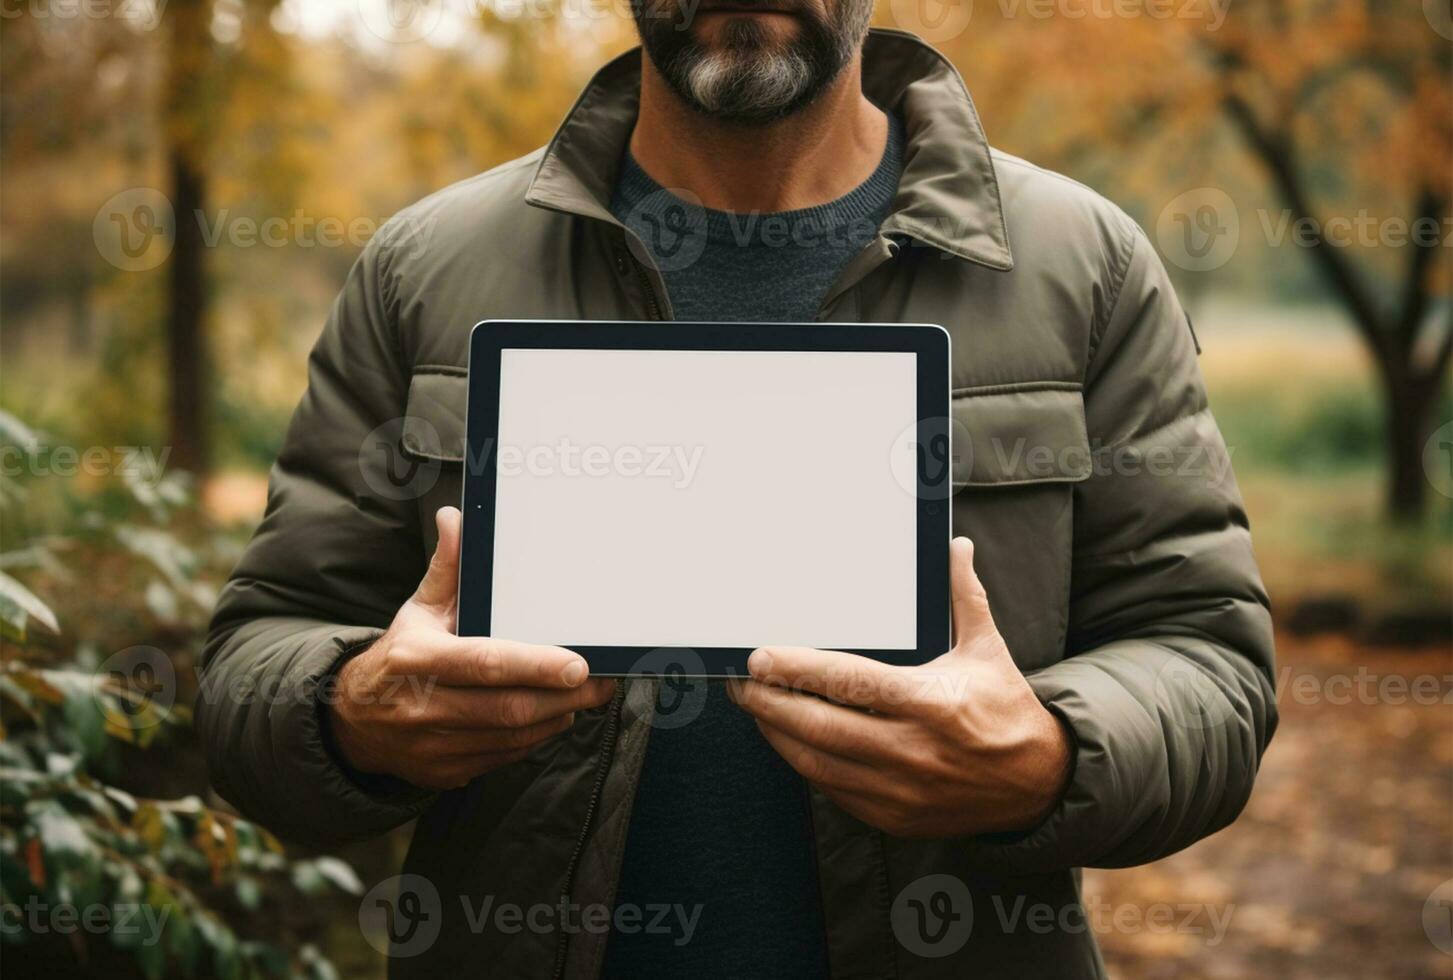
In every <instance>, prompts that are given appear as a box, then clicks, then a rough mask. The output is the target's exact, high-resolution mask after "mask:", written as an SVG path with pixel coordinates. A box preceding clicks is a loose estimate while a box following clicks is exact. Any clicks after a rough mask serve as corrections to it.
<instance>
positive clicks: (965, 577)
mask: <svg viewBox="0 0 1453 980" xmlns="http://www.w3.org/2000/svg"><path fill="white" fill-rule="evenodd" d="M949 578H950V582H951V587H952V590H953V616H954V649H956V650H961V649H967V647H968V646H969V644H970V642H971V641H972V640H973V639H974V638H976V637H978V636H980V635H981V634H983V633H984V632H985V631H993V630H994V629H995V626H994V617H993V615H992V614H991V613H990V612H989V596H988V593H987V592H985V591H984V583H983V582H982V581H980V579H979V574H978V572H976V571H974V543H973V542H972V541H970V540H969V539H968V538H954V539H953V540H952V541H950V542H949Z"/></svg>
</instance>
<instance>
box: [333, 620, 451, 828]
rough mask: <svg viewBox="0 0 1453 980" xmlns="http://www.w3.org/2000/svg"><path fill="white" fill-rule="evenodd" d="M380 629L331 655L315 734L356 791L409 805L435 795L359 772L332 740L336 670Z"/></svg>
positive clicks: (390, 778)
mask: <svg viewBox="0 0 1453 980" xmlns="http://www.w3.org/2000/svg"><path fill="white" fill-rule="evenodd" d="M383 632H384V631H383V630H380V629H368V630H366V633H367V634H368V635H366V636H364V637H363V638H361V639H358V640H355V641H351V642H348V643H346V645H345V646H344V647H343V649H342V651H341V652H339V654H338V655H337V656H336V657H335V658H334V660H333V664H332V666H330V667H329V668H328V671H327V673H326V674H324V675H323V677H322V679H321V680H320V681H319V683H318V687H317V691H318V696H317V702H316V704H315V706H314V708H315V710H316V711H317V720H318V736H319V739H320V740H321V741H322V743H323V750H324V751H325V752H326V753H327V754H328V758H329V759H330V760H331V762H332V764H333V766H334V767H335V768H336V769H337V770H338V771H339V772H340V773H342V774H343V777H344V778H345V779H347V780H348V781H349V782H350V783H352V784H353V787H354V788H355V789H357V790H358V792H360V793H362V794H363V795H364V796H367V797H368V798H369V799H370V800H372V801H373V802H374V803H375V804H377V805H379V806H401V807H410V806H412V805H414V804H418V803H420V802H427V801H428V800H429V799H431V798H432V797H433V796H434V793H433V792H432V791H431V790H427V789H423V788H421V787H418V786H415V785H414V784H413V783H410V782H408V781H406V780H403V779H398V778H396V777H394V776H389V775H385V774H383V773H372V772H360V771H359V770H357V769H355V768H353V766H351V765H349V763H348V760H347V759H345V758H344V757H343V753H342V751H341V750H340V749H339V748H338V743H337V742H335V741H334V740H333V729H332V726H331V725H330V724H329V712H328V706H329V704H330V703H331V701H330V699H331V698H335V697H337V695H338V672H339V671H340V670H342V669H343V665H344V664H346V663H348V661H350V660H352V659H353V658H354V657H356V656H358V655H359V654H360V653H363V652H364V651H365V650H367V649H368V648H369V647H371V646H373V644H374V643H375V642H377V641H378V638H379V637H380V636H382V635H383Z"/></svg>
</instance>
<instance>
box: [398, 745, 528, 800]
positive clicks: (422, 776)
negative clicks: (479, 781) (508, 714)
mask: <svg viewBox="0 0 1453 980" xmlns="http://www.w3.org/2000/svg"><path fill="white" fill-rule="evenodd" d="M529 754H530V750H529V749H515V750H513V751H510V752H498V753H494V754H490V755H478V756H469V757H464V758H458V759H430V760H428V761H427V762H426V763H421V764H420V766H419V774H418V775H416V776H413V777H411V778H410V780H409V781H410V782H412V783H414V785H416V786H421V787H423V788H424V789H430V790H451V789H458V788H460V787H461V786H467V785H468V784H469V783H470V782H471V781H472V780H474V779H476V778H478V777H479V776H483V775H484V774H485V773H487V772H493V771H494V770H496V769H500V768H502V767H504V766H507V765H509V764H510V763H512V762H518V761H520V760H521V759H523V758H524V757H525V756H527V755H529Z"/></svg>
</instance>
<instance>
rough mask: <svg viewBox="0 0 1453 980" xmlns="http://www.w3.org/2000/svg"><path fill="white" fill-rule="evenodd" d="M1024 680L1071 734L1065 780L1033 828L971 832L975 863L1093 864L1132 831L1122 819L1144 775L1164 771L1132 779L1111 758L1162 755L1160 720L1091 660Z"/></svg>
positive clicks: (995, 866) (1022, 869)
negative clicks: (1051, 805)
mask: <svg viewBox="0 0 1453 980" xmlns="http://www.w3.org/2000/svg"><path fill="white" fill-rule="evenodd" d="M1025 679H1026V680H1028V681H1029V685H1030V687H1031V688H1033V690H1034V693H1035V695H1036V696H1037V697H1038V698H1039V700H1040V702H1041V703H1042V704H1043V705H1044V706H1045V707H1046V708H1047V709H1048V710H1049V711H1050V712H1051V713H1052V714H1054V715H1055V716H1056V717H1058V718H1059V719H1060V720H1061V722H1063V724H1064V726H1065V728H1066V729H1067V730H1068V732H1069V734H1070V737H1071V741H1072V758H1073V763H1072V765H1073V768H1072V770H1071V775H1070V779H1069V781H1068V783H1067V784H1066V786H1065V789H1064V793H1063V795H1062V796H1061V797H1060V801H1059V805H1058V806H1056V807H1055V809H1054V810H1053V811H1051V812H1050V814H1049V816H1048V817H1046V818H1045V820H1044V821H1043V822H1042V823H1041V824H1040V825H1039V826H1038V827H1036V828H1034V829H1033V830H1030V831H1028V832H1026V833H1022V834H995V835H985V836H981V837H976V838H971V839H970V840H969V841H968V842H967V843H968V847H969V853H970V858H971V860H972V861H973V863H974V865H975V866H976V867H980V868H983V869H985V870H989V871H996V872H1001V873H1012V874H1032V873H1041V872H1052V871H1062V870H1065V869H1067V868H1077V867H1086V866H1093V865H1094V864H1095V863H1096V861H1097V859H1098V858H1099V857H1100V856H1101V855H1104V854H1108V853H1110V852H1112V851H1114V850H1115V849H1116V847H1117V845H1119V844H1120V843H1121V841H1122V839H1123V838H1124V837H1125V836H1127V835H1128V834H1130V833H1133V832H1134V830H1135V821H1134V820H1129V819H1124V818H1125V817H1126V816H1127V815H1129V814H1131V813H1133V812H1134V811H1135V810H1136V809H1137V802H1140V800H1139V798H1140V797H1142V796H1143V795H1144V791H1145V789H1146V787H1145V783H1144V780H1145V779H1146V778H1150V779H1152V780H1156V779H1159V778H1162V777H1164V775H1165V774H1164V773H1163V772H1162V773H1149V774H1146V773H1137V774H1135V778H1131V777H1130V776H1129V774H1127V773H1126V772H1124V771H1123V770H1122V768H1121V767H1120V766H1119V765H1118V764H1117V762H1116V760H1119V759H1126V758H1130V759H1137V760H1142V761H1143V760H1150V759H1155V758H1157V757H1159V758H1161V759H1163V758H1164V749H1163V734H1162V731H1161V728H1160V724H1159V722H1158V721H1157V720H1156V719H1155V718H1152V717H1151V716H1150V715H1149V714H1148V713H1147V712H1146V708H1145V705H1144V704H1142V703H1141V702H1140V701H1139V700H1137V699H1136V697H1135V696H1134V695H1133V694H1132V693H1131V692H1130V691H1129V690H1127V689H1126V687H1125V686H1124V685H1123V684H1122V683H1121V682H1120V681H1119V680H1118V679H1116V678H1115V677H1113V676H1112V675H1111V674H1109V673H1107V672H1106V671H1104V670H1101V669H1100V668H1099V667H1098V666H1096V665H1094V664H1092V663H1088V662H1076V660H1075V659H1073V658H1072V659H1070V660H1065V661H1062V662H1061V663H1058V664H1054V665H1053V666H1051V667H1047V668H1045V669H1043V670H1040V671H1036V672H1034V673H1032V674H1028V675H1026V678H1025ZM1117 815H1118V817H1119V819H1117Z"/></svg>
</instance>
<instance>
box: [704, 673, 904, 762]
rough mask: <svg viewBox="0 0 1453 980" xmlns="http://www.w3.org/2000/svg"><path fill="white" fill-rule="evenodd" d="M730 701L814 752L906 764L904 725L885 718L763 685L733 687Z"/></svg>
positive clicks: (750, 684)
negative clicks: (817, 750) (815, 750)
mask: <svg viewBox="0 0 1453 980" xmlns="http://www.w3.org/2000/svg"><path fill="white" fill-rule="evenodd" d="M728 691H729V692H730V693H731V697H732V700H734V701H736V703H737V704H738V705H740V706H741V707H742V708H743V709H744V710H745V711H747V712H748V713H749V714H751V715H752V716H753V717H754V718H756V719H757V720H758V721H760V722H763V723H764V724H768V725H771V726H772V727H773V728H776V729H779V730H780V731H783V732H785V733H786V734H788V735H790V736H792V737H793V738H795V739H797V740H798V741H800V742H804V743H806V744H808V745H811V746H813V747H814V748H818V749H822V750H823V751H825V752H831V753H833V754H834V755H841V756H845V757H847V758H851V759H860V760H863V761H865V762H868V763H898V762H902V761H904V752H903V747H904V746H905V745H906V744H907V743H908V741H909V739H908V732H907V731H906V728H905V724H904V722H902V721H901V720H899V719H896V718H889V717H888V716H886V715H870V714H868V713H866V712H863V711H859V710H857V709H856V708H845V707H843V706H841V705H837V704H830V703H828V702H827V701H824V700H822V698H819V697H815V696H813V695H810V694H798V693H795V692H793V691H789V690H787V689H785V688H780V687H773V686H771V685H768V684H763V683H761V682H760V681H750V680H749V681H742V682H739V683H737V684H736V685H735V686H734V687H729V688H728Z"/></svg>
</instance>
